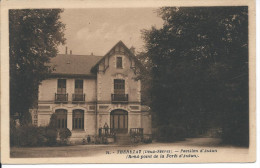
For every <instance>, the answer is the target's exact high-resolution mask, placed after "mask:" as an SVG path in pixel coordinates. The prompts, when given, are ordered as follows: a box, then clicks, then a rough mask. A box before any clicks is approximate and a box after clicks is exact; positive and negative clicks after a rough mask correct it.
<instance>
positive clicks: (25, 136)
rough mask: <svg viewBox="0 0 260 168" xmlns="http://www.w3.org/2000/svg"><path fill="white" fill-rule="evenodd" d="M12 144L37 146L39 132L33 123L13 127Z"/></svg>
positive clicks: (11, 133) (11, 132)
mask: <svg viewBox="0 0 260 168" xmlns="http://www.w3.org/2000/svg"><path fill="white" fill-rule="evenodd" d="M10 138H11V143H10V144H11V146H37V145H38V133H37V128H36V127H34V126H33V125H23V126H20V127H17V128H16V127H15V128H14V127H12V128H11V131H10Z"/></svg>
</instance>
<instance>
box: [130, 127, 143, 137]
mask: <svg viewBox="0 0 260 168" xmlns="http://www.w3.org/2000/svg"><path fill="white" fill-rule="evenodd" d="M143 135H144V129H143V128H130V136H132V137H133V136H140V137H143Z"/></svg>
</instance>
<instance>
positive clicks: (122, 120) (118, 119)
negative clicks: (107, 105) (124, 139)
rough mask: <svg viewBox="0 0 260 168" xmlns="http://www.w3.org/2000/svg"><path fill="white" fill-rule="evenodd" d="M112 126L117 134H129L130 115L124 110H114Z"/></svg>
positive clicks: (111, 120)
mask: <svg viewBox="0 0 260 168" xmlns="http://www.w3.org/2000/svg"><path fill="white" fill-rule="evenodd" d="M110 126H111V128H112V129H114V131H115V132H117V133H127V132H128V114H127V111H124V110H114V111H112V112H111V114H110Z"/></svg>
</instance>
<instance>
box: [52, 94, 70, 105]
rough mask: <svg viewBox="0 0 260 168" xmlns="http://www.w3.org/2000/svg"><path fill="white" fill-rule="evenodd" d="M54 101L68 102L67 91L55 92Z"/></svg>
mask: <svg viewBox="0 0 260 168" xmlns="http://www.w3.org/2000/svg"><path fill="white" fill-rule="evenodd" d="M55 102H56V103H66V102H68V93H65V94H60V93H55Z"/></svg>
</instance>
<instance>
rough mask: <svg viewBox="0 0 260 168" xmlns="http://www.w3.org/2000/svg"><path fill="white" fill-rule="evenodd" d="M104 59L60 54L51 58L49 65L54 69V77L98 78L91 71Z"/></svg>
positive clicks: (92, 56)
mask: <svg viewBox="0 0 260 168" xmlns="http://www.w3.org/2000/svg"><path fill="white" fill-rule="evenodd" d="M102 57H103V56H94V55H69V54H58V55H57V56H56V57H53V58H51V60H50V63H49V64H48V65H49V66H51V67H52V69H53V72H52V76H53V75H54V76H55V75H57V76H68V75H74V76H77V75H78V76H96V74H93V73H91V71H90V70H91V68H92V67H93V66H94V65H95V64H96V63H97V62H98V61H99V60H100V59H101V58H102Z"/></svg>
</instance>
